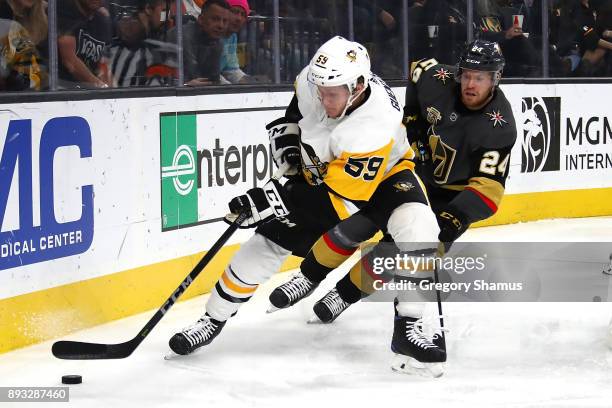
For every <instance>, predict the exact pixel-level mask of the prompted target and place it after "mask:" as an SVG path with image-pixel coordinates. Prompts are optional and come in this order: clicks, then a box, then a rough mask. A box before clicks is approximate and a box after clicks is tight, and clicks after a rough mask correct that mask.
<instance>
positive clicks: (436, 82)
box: [273, 40, 516, 362]
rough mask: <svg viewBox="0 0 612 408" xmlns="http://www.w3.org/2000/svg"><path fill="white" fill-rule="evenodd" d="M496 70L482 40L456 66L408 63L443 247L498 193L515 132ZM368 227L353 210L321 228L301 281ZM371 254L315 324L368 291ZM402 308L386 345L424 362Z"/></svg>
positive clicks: (494, 50) (420, 156) (414, 324)
mask: <svg viewBox="0 0 612 408" xmlns="http://www.w3.org/2000/svg"><path fill="white" fill-rule="evenodd" d="M503 67H504V58H503V56H502V54H501V51H500V48H499V46H498V44H497V43H492V42H487V41H481V40H476V41H474V42H472V43H471V44H469V45H468V46H467V47H466V48H465V50H464V52H463V53H462V55H461V58H460V60H459V62H458V64H457V65H456V66H455V67H452V66H446V65H441V64H438V62H437V61H436V60H435V59H427V60H420V61H417V62H414V63H413V64H412V65H411V70H410V81H409V84H408V86H407V89H406V104H405V108H404V112H405V119H404V122H405V125H406V131H407V137H408V139H409V141H410V143H411V145H412V147H413V150H415V152H416V154H417V157H416V158H415V163H416V171H417V174H418V175H419V176H420V178H421V179H422V180H423V182H424V184H425V186H426V190H427V193H428V197H429V200H430V204H431V206H432V208H433V210H434V212H435V214H436V217H437V220H438V225H439V226H440V233H439V235H438V239H439V241H440V242H441V243H443V244H444V247H445V249H446V250H448V248H449V247H450V245H451V244H452V242H454V241H455V240H456V239H457V238H459V237H460V236H461V235H462V234H463V233H464V232H465V230H466V229H467V228H468V227H469V226H470V225H471V224H472V223H474V222H476V221H479V220H483V219H486V218H489V217H490V216H491V215H493V214H494V213H495V212H496V211H497V208H498V206H499V203H500V201H501V198H502V196H503V194H504V186H505V180H506V177H507V176H508V170H509V168H508V164H509V162H510V151H511V149H512V146H513V145H514V143H515V140H516V127H515V122H514V117H513V115H512V110H511V107H510V104H509V103H508V100H507V99H506V97H505V96H504V94H503V92H502V90H501V89H499V87H498V84H499V80H500V78H501V74H502V70H503ZM401 187H402V186H398V188H401ZM368 225H369V227H370V228H371V229H372V235H373V233H374V232H375V230H376V227H375V226H374V225H373V224H371V223H370V222H369V220H368V218H367V217H364V216H363V215H362V214H360V213H358V214H356V215H354V216H353V217H351V218H349V219H348V220H346V221H344V222H342V223H340V224H339V225H337V226H336V227H334V228H333V229H332V230H330V231H328V232H327V233H326V234H325V235H324V236H323V237H322V238H321V239H319V241H318V242H317V243H316V244H315V246H314V247H313V250H312V251H311V252H310V253H309V254H308V256H307V257H306V258H305V259H304V261H303V262H302V265H301V272H302V275H303V276H304V278H305V279H307V280H308V281H312V282H315V283H316V284H318V283H319V282H320V281H322V280H323V279H324V278H325V276H326V275H327V274H328V273H329V272H330V271H332V270H333V269H335V268H336V267H338V266H340V265H341V264H342V263H343V262H344V260H346V259H347V258H348V257H349V256H350V254H352V253H353V251H354V250H355V248H356V247H357V246H358V245H359V243H360V241H359V240H358V239H353V237H354V236H355V237H356V236H363V235H364V230H367V228H368ZM365 235H367V234H365ZM343 254H344V255H343ZM371 254H372V253H371ZM371 254H370V255H367V256H366V257H364V258H362V259H361V260H360V261H359V262H358V263H357V264H356V265H355V266H353V268H352V269H351V271H350V272H349V273H348V274H347V275H346V276H345V277H344V278H342V279H341V280H340V281H339V282H338V283H337V284H336V287H335V288H334V289H332V290H331V291H330V292H329V293H328V294H326V295H325V296H324V297H323V298H321V300H319V301H318V302H317V303H315V305H314V307H313V309H314V312H315V314H316V316H317V317H318V318H319V319H320V320H321V321H322V322H324V323H329V322H331V321H333V320H335V319H336V318H337V317H338V316H339V314H340V313H342V312H343V311H344V310H346V309H347V308H348V307H349V306H350V304H352V303H355V302H357V301H358V300H359V299H361V298H362V297H364V296H367V295H368V294H369V293H371V292H372V288H371V286H370V285H369V281H368V280H367V279H364V273H363V272H361V271H363V270H367V263H368V259H367V257H368V256H372V255H371ZM289 283H290V282H288V283H287V284H284V285H281V286H280V287H279V288H277V289H276V290H275V292H277V293H278V291H279V290H282V289H283V288H284V286H286V285H288V284H289ZM364 286H365V287H364ZM284 289H285V290H290V288H284ZM273 294H274V292H273ZM293 303H295V301H294V302H293ZM403 309H404V305H403V302H401V299H400V302H399V303H398V302H396V305H395V310H396V320H395V330H394V336H393V346H392V348H393V349H394V351H395V352H396V353H398V354H403V355H407V356H409V357H414V358H415V359H416V360H417V361H419V362H429V361H428V360H429V359H428V358H427V357H425V353H424V351H425V350H426V349H427V348H428V347H430V346H431V342H429V339H426V338H424V337H423V336H422V335H421V333H420V327H419V324H420V322H419V321H418V319H414V318H412V317H409V316H410V314H411V313H409V312H410V310H403ZM416 329H419V332H418V333H417V334H418V335H417V334H415V332H416ZM409 333H410V336H409V335H408V334H409Z"/></svg>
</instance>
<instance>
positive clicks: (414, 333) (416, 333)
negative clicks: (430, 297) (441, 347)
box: [406, 319, 437, 349]
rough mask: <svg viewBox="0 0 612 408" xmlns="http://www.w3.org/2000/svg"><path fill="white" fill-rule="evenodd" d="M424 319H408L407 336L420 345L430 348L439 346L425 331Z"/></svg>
mask: <svg viewBox="0 0 612 408" xmlns="http://www.w3.org/2000/svg"><path fill="white" fill-rule="evenodd" d="M423 324H424V323H423V319H417V320H416V321H414V322H411V321H406V338H407V339H408V340H409V341H410V342H411V343H413V344H416V345H417V346H418V347H421V348H424V349H428V348H435V347H437V346H436V345H435V344H433V343H432V341H431V340H430V339H429V338H428V337H427V336H426V335H425V333H423Z"/></svg>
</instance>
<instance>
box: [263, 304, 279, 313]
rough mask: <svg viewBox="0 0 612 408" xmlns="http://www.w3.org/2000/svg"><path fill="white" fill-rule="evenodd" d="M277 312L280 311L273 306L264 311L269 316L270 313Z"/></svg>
mask: <svg viewBox="0 0 612 408" xmlns="http://www.w3.org/2000/svg"><path fill="white" fill-rule="evenodd" d="M279 310H281V309H280V308H278V307H276V306H274V305H270V306H269V307H268V310H266V313H267V314H270V313H274V312H278V311H279Z"/></svg>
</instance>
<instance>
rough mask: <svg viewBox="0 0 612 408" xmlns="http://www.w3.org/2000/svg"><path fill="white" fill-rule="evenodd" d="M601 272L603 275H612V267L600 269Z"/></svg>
mask: <svg viewBox="0 0 612 408" xmlns="http://www.w3.org/2000/svg"><path fill="white" fill-rule="evenodd" d="M601 273H603V274H605V275H612V268H609V269H604V270H603V271H601Z"/></svg>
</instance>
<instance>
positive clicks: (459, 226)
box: [436, 207, 470, 252]
mask: <svg viewBox="0 0 612 408" xmlns="http://www.w3.org/2000/svg"><path fill="white" fill-rule="evenodd" d="M436 218H437V219H438V226H439V227H440V234H439V235H438V240H440V242H442V243H443V244H444V251H445V252H448V251H449V249H450V247H451V245H452V244H453V242H455V241H456V240H457V238H459V237H460V236H461V235H462V234H463V233H464V232H465V230H467V229H468V227H469V226H470V224H469V223H468V221H467V218H466V216H465V215H464V214H463V213H462V212H461V211H460V210H458V209H456V208H454V207H447V208H445V209H444V210H442V211H440V213H439V214H436Z"/></svg>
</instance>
